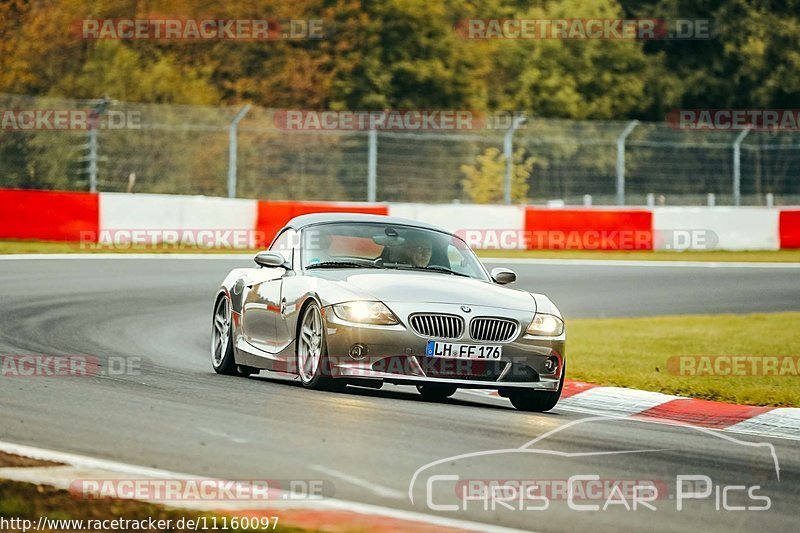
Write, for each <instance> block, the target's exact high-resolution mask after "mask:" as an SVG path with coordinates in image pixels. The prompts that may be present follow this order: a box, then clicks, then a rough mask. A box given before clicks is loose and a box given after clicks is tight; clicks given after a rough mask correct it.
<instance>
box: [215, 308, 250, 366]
mask: <svg viewBox="0 0 800 533" xmlns="http://www.w3.org/2000/svg"><path fill="white" fill-rule="evenodd" d="M231 313H232V311H231V300H230V298H228V295H227V294H224V295H222V296H220V297H219V298H218V299H217V303H216V305H215V306H214V324H213V327H212V329H211V365H212V366H213V367H214V371H215V372H216V373H217V374H226V375H229V376H242V377H246V376H249V375H250V374H258V369H257V368H251V367H249V366H243V365H237V364H236V360H235V358H234V356H233V322H232V320H231V317H232V314H231Z"/></svg>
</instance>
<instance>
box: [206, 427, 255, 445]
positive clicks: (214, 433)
mask: <svg viewBox="0 0 800 533" xmlns="http://www.w3.org/2000/svg"><path fill="white" fill-rule="evenodd" d="M197 429H199V430H200V431H202V432H203V433H206V434H208V435H211V436H213V437H220V438H223V439H227V440H229V441H231V442H235V443H236V444H244V443H246V442H247V440H245V439H240V438H238V437H233V436H231V435H228V434H227V433H223V432H222V431H214V430H213V429H208V428H202V427H198V428H197Z"/></svg>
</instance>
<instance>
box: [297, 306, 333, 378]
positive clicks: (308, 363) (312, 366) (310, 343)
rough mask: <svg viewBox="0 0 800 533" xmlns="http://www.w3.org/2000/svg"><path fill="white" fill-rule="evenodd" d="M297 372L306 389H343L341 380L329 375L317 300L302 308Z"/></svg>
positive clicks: (298, 334) (323, 332)
mask: <svg viewBox="0 0 800 533" xmlns="http://www.w3.org/2000/svg"><path fill="white" fill-rule="evenodd" d="M296 355H297V373H298V374H299V375H300V381H301V382H302V384H303V386H304V387H306V388H307V389H316V390H334V389H343V388H344V386H345V384H344V382H342V381H339V380H334V379H333V377H331V369H330V363H329V361H328V350H327V344H326V342H325V330H324V326H323V323H322V313H321V311H320V308H319V305H318V304H317V302H314V301H312V302H310V303H309V304H308V305H307V306H306V307H305V309H304V310H303V314H302V317H301V319H300V325H299V327H298V331H297V350H296Z"/></svg>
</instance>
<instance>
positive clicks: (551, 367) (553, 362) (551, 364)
mask: <svg viewBox="0 0 800 533" xmlns="http://www.w3.org/2000/svg"><path fill="white" fill-rule="evenodd" d="M557 368H558V357H556V356H555V355H551V356H550V357H548V358H547V359H545V361H544V369H545V370H547V371H548V372H549V373H551V374H552V373H553V372H555V371H556V369H557Z"/></svg>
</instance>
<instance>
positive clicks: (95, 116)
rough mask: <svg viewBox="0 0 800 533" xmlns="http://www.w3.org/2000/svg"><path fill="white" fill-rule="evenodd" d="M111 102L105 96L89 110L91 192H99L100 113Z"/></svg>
mask: <svg viewBox="0 0 800 533" xmlns="http://www.w3.org/2000/svg"><path fill="white" fill-rule="evenodd" d="M111 103H112V101H111V99H109V98H108V96H104V97H103V98H101V99H100V100H99V101H97V104H95V106H94V107H93V108H92V110H91V111H90V112H89V156H88V162H89V168H88V172H89V192H97V129H98V128H99V126H100V115H102V114H103V112H104V111H105V110H106V108H107V107H108V106H109V105H111Z"/></svg>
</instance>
